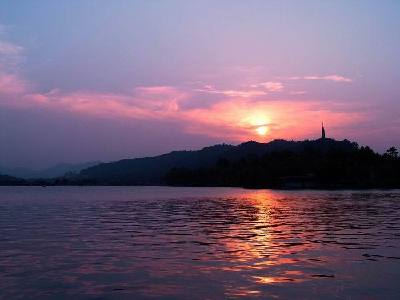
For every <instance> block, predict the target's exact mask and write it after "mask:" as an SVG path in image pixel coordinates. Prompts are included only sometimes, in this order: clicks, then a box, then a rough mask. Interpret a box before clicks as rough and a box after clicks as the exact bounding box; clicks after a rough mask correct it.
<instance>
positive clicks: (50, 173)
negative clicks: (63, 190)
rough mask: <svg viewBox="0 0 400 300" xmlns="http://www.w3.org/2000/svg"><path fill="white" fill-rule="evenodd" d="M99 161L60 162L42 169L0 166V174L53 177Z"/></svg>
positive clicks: (30, 177) (25, 177) (81, 168)
mask: <svg viewBox="0 0 400 300" xmlns="http://www.w3.org/2000/svg"><path fill="white" fill-rule="evenodd" d="M99 163H100V162H98V161H93V162H86V163H81V164H67V163H60V164H57V165H55V166H53V167H50V168H46V169H43V170H32V169H28V168H7V167H1V166H0V174H6V175H9V176H13V177H19V178H23V179H32V178H54V177H60V176H64V175H65V174H67V173H78V172H80V171H81V170H83V169H86V168H89V167H91V166H94V165H97V164H99Z"/></svg>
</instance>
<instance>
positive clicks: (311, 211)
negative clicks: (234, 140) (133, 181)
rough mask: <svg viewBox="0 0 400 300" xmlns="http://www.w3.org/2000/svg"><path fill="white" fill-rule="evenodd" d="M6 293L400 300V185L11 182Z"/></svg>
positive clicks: (5, 194)
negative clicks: (282, 187)
mask: <svg viewBox="0 0 400 300" xmlns="http://www.w3.org/2000/svg"><path fill="white" fill-rule="evenodd" d="M0 298H1V299H224V298H227V299H400V191H398V190H392V191H343V192H341V191H340V192H337V191H329V192H327V191H271V190H244V189H235V188H169V187H47V188H42V187H1V188H0Z"/></svg>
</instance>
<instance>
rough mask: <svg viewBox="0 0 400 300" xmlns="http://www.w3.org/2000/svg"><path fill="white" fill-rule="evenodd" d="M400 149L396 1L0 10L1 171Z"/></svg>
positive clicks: (79, 4)
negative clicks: (279, 148)
mask: <svg viewBox="0 0 400 300" xmlns="http://www.w3.org/2000/svg"><path fill="white" fill-rule="evenodd" d="M321 122H324V124H325V126H326V129H327V136H328V137H333V138H335V139H344V138H347V139H350V140H355V141H358V142H359V143H360V144H362V145H364V144H367V145H370V146H371V147H373V148H374V149H375V150H376V151H383V150H385V149H386V148H388V147H389V146H399V144H400V1H361V0H360V1H356V0H354V1H348V0H346V1H297V0H296V1H266V0H265V1H264V0H263V1H252V0H249V1H215V0H213V1H184V0H182V1H168V0H166V1H147V0H146V1H122V0H115V1H106V0H104V1H102V0H97V1H90V0H87V1H82V0H71V1H54V0H49V1H45V0H40V1H15V0H9V1H8V0H1V1H0V165H3V166H11V167H16V166H24V167H30V168H41V167H46V166H50V165H52V164H56V163H59V162H71V163H77V162H84V161H94V160H102V161H109V160H118V159H122V158H129V157H136V156H148V155H155V154H161V153H164V152H168V151H171V150H181V149H198V148H201V147H204V146H209V145H212V144H216V143H222V142H225V143H233V144H238V143H240V142H244V141H247V140H256V141H260V142H267V141H270V140H273V139H276V138H284V139H296V140H301V139H305V138H309V139H314V138H318V137H319V135H320V126H321Z"/></svg>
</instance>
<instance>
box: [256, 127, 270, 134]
mask: <svg viewBox="0 0 400 300" xmlns="http://www.w3.org/2000/svg"><path fill="white" fill-rule="evenodd" d="M256 132H257V134H258V135H261V136H264V135H266V134H267V132H268V127H267V126H259V127H257V128H256Z"/></svg>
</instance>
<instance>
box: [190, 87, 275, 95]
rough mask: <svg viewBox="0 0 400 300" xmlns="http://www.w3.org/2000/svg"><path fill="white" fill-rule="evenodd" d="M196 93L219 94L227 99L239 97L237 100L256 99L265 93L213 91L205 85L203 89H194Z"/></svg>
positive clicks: (254, 91) (227, 90) (258, 91)
mask: <svg viewBox="0 0 400 300" xmlns="http://www.w3.org/2000/svg"><path fill="white" fill-rule="evenodd" d="M195 91H197V92H203V93H208V94H220V95H224V96H227V97H239V98H251V97H258V96H264V95H266V94H267V93H266V92H265V91H262V90H255V89H253V90H233V89H226V90H218V89H214V88H213V87H212V86H211V85H206V86H205V87H204V89H196V90H195Z"/></svg>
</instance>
